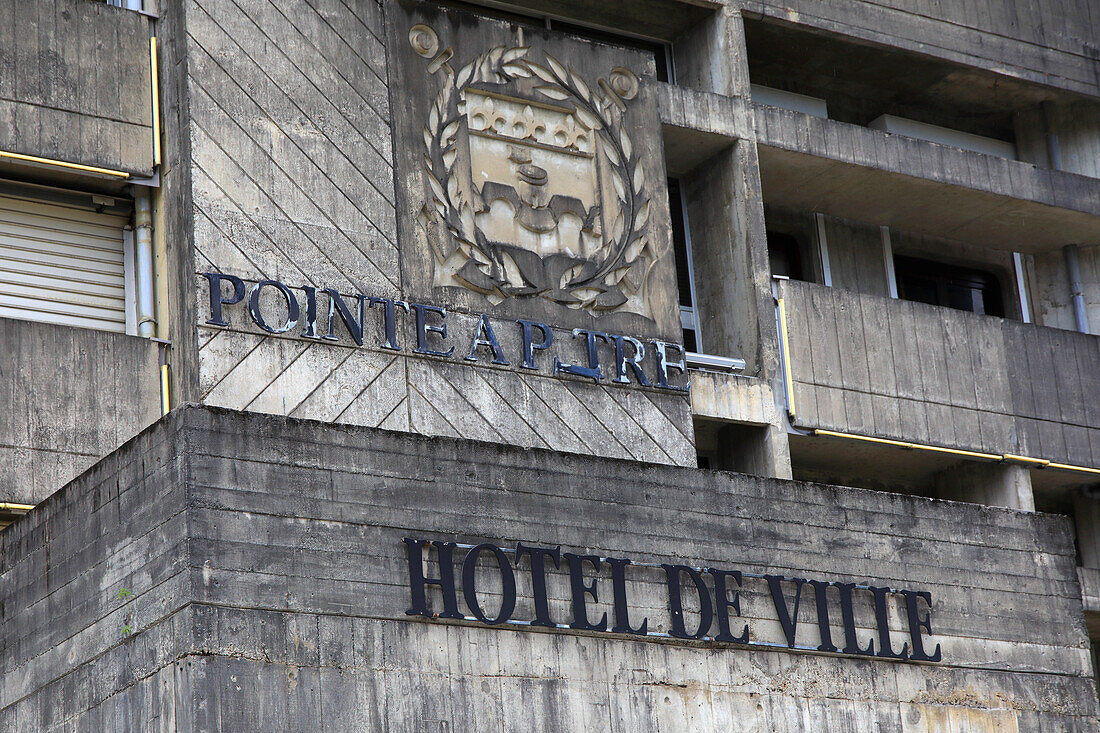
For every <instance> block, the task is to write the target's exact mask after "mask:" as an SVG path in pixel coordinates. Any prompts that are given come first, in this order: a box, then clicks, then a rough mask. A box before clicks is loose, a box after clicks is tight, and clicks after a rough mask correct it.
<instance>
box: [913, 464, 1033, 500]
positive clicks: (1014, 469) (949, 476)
mask: <svg viewBox="0 0 1100 733" xmlns="http://www.w3.org/2000/svg"><path fill="white" fill-rule="evenodd" d="M935 491H936V496H938V497H939V498H940V499H950V500H952V501H965V502H969V503H971V504H984V505H986V506H1003V507H1008V508H1009V509H1018V510H1020V511H1022V512H1033V511H1035V495H1034V494H1033V493H1032V491H1031V473H1030V471H1029V470H1028V469H1027V468H1025V467H1024V466H1013V465H1005V464H1003V463H966V464H963V465H961V466H958V467H957V468H952V469H950V470H948V471H943V472H942V473H940V474H938V475H937V476H936V477H935Z"/></svg>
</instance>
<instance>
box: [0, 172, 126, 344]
mask: <svg viewBox="0 0 1100 733" xmlns="http://www.w3.org/2000/svg"><path fill="white" fill-rule="evenodd" d="M129 225H130V205H129V202H128V201H125V200H123V199H118V198H112V197H104V196H96V195H92V194H87V193H75V192H68V191H61V190H58V189H53V188H46V187H43V186H24V185H17V184H10V183H4V182H0V317H5V318H19V319H24V320H31V321H43V322H46V323H58V324H63V325H69V326H83V327H87V328H99V329H103V330H107V331H118V332H120V333H127V332H131V333H133V332H134V328H135V327H134V324H133V320H134V316H133V307H132V303H130V302H129V300H130V298H129V297H128V296H131V295H132V293H133V287H127V281H128V280H129V279H130V278H132V269H133V268H132V264H131V263H132V259H133V258H132V256H131V254H130V250H132V247H131V246H129V245H130V237H129V231H128V228H129Z"/></svg>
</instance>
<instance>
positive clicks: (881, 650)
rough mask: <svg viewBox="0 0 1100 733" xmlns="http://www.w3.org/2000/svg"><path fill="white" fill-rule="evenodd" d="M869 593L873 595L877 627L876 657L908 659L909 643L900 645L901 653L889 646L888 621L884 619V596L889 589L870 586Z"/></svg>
mask: <svg viewBox="0 0 1100 733" xmlns="http://www.w3.org/2000/svg"><path fill="white" fill-rule="evenodd" d="M871 592H872V593H874V594H875V625H876V626H878V656H880V657H886V658H887V659H908V658H909V642H905V643H904V644H902V645H901V651H900V652H895V651H894V648H893V646H892V645H891V644H890V620H889V619H888V618H887V617H886V594H887V593H889V592H890V589H889V588H875V587H874V586H871Z"/></svg>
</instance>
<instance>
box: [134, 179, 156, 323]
mask: <svg viewBox="0 0 1100 733" xmlns="http://www.w3.org/2000/svg"><path fill="white" fill-rule="evenodd" d="M134 270H135V271H136V272H135V273H134V274H135V277H134V281H135V282H136V284H137V297H136V298H135V300H136V301H137V332H138V336H141V337H142V338H152V337H153V336H155V335H156V327H157V321H156V317H155V311H154V307H153V297H154V293H153V210H152V205H151V203H150V198H149V189H147V188H146V187H145V186H134Z"/></svg>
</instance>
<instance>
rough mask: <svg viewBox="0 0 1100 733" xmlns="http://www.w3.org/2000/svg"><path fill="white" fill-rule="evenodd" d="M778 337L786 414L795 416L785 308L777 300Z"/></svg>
mask: <svg viewBox="0 0 1100 733" xmlns="http://www.w3.org/2000/svg"><path fill="white" fill-rule="evenodd" d="M779 336H780V341H782V347H783V372H784V374H783V376H784V378H785V379H786V380H787V414H789V415H790V416H791V417H792V418H793V417H794V416H795V409H794V377H793V376H792V375H791V352H790V349H789V348H788V347H787V307H786V305H785V304H784V303H783V299H782V298H779Z"/></svg>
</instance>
